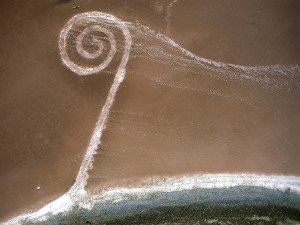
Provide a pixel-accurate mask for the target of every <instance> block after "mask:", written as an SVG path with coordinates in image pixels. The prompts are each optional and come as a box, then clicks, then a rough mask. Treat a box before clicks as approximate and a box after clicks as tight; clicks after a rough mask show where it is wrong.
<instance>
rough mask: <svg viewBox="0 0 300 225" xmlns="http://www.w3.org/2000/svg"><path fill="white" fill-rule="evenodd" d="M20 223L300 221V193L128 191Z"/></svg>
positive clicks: (128, 224) (264, 190) (255, 189)
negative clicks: (119, 196) (88, 206)
mask: <svg viewBox="0 0 300 225" xmlns="http://www.w3.org/2000/svg"><path fill="white" fill-rule="evenodd" d="M22 224H26V225H29V224H30V225H32V224H39V225H40V224H47V225H48V224H50V225H71V224H106V225H118V224H121V225H122V224H123V225H138V224H145V225H146V224H147V225H150V224H161V225H163V224H175V225H177V224H204V225H206V224H222V225H225V224H234V225H236V224H266V225H269V224H270V225H271V224H275V225H284V224H300V196H299V194H297V193H294V192H291V191H290V190H289V189H287V190H286V191H279V190H275V189H267V188H260V187H250V186H249V187H241V186H240V187H232V188H224V189H217V188H215V189H191V190H185V191H178V192H161V193H153V194H151V195H147V196H140V195H130V196H127V197H126V198H124V199H123V200H121V201H115V200H113V199H111V200H107V199H106V200H98V201H95V202H94V204H93V207H92V208H91V209H83V208H80V207H79V206H74V207H73V208H72V209H71V210H70V211H69V212H67V213H61V214H58V215H49V217H48V218H47V220H46V221H43V222H41V221H27V222H25V221H24V222H23V223H22Z"/></svg>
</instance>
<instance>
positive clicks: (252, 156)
mask: <svg viewBox="0 0 300 225" xmlns="http://www.w3.org/2000/svg"><path fill="white" fill-rule="evenodd" d="M76 5H80V8H78V9H73V7H74V6H76ZM299 7H300V6H299V1H296V0H294V1H293V0H290V1H284V0H280V1H279V0H277V1H269V0H264V1H226V3H225V2H220V1H218V2H211V1H196V0H189V1H181V0H178V1H130V2H127V1H122V2H120V1H118V2H115V1H49V2H47V3H42V2H41V3H37V2H35V1H31V2H30V3H28V1H26V2H25V1H13V2H10V3H1V7H0V8H1V17H2V19H1V21H0V25H1V27H2V32H1V34H0V40H1V41H0V46H1V56H2V59H3V60H1V67H0V70H1V74H0V76H1V83H0V85H1V87H0V90H1V95H0V99H1V100H0V102H1V103H0V104H1V105H0V108H1V110H0V114H1V117H0V118H1V120H0V123H1V124H0V127H1V129H0V143H1V149H0V160H1V163H0V176H1V180H0V199H1V202H2V204H1V205H0V218H5V219H6V218H8V217H9V216H12V215H16V214H18V213H19V212H21V211H27V210H28V209H32V208H38V207H40V206H42V205H43V204H44V203H46V202H48V201H50V200H53V199H55V198H56V197H58V196H60V195H61V194H63V193H65V192H66V191H67V190H68V188H69V187H70V186H71V185H72V183H73V182H74V180H75V178H76V174H77V172H78V170H79V167H80V164H81V162H82V159H83V155H84V154H85V150H86V148H87V146H88V144H89V139H90V137H91V136H92V133H93V129H94V127H95V123H96V121H97V119H98V116H99V114H100V112H101V109H102V107H103V105H104V103H105V100H106V97H107V95H108V92H109V89H110V87H111V84H112V81H113V78H114V74H115V73H116V69H117V67H118V65H119V63H120V54H122V50H123V48H122V46H121V45H120V46H119V45H118V46H117V53H116V61H113V62H112V63H111V65H110V66H109V67H108V68H106V69H105V70H104V71H101V72H100V74H101V76H100V75H91V76H88V77H79V76H77V75H76V74H75V73H73V72H72V71H70V70H68V69H67V68H66V67H65V66H64V65H63V64H62V61H61V58H60V53H59V48H58V37H59V33H60V31H61V29H62V27H63V26H64V24H65V23H66V22H67V21H68V20H69V19H70V18H71V17H72V16H73V15H76V14H78V13H81V12H86V11H91V10H93V11H101V12H106V13H110V14H112V15H114V16H116V17H118V18H120V19H122V20H124V21H128V22H131V24H128V28H129V30H130V33H131V37H132V48H131V54H130V57H129V62H128V64H127V67H126V77H125V80H124V81H123V83H122V84H121V86H120V88H119V90H118V92H117V94H116V97H115V101H114V103H113V105H112V108H111V110H110V113H109V117H108V121H107V123H106V126H105V127H106V128H105V130H104V132H103V136H102V139H101V140H102V142H101V145H100V146H99V149H98V150H97V155H96V156H95V158H94V162H93V168H92V169H91V170H90V171H89V172H88V174H89V179H88V185H87V189H88V191H89V192H90V193H93V192H97V190H99V189H103V188H107V187H114V186H120V185H128V184H132V183H135V181H136V182H137V181H140V180H141V179H147V178H149V177H150V178H151V177H169V176H179V175H188V174H205V173H241V172H243V173H258V174H269V175H271V174H274V175H296V176H299V171H300V166H299V165H300V157H299V147H300V142H299V138H298V136H299V132H300V131H299V128H300V119H299V117H298V114H299V111H300V98H299V94H300V89H299V87H300V67H299V59H300V55H299V54H300V49H299V48H300V47H299V46H300V45H299V38H298V34H299V32H300V25H299V24H300V23H299V18H300V15H299V12H300V10H299ZM74 33H76V31H75V30H74ZM158 33H159V35H157V34H158ZM163 35H167V36H168V37H169V38H170V40H169V39H168V38H166V37H165V36H163ZM74 40H75V39H74V38H72V37H71V38H70V43H74ZM117 41H121V43H122V35H120V34H117ZM172 41H174V42H172ZM87 42H88V41H87ZM91 48H93V46H91ZM72 57H73V59H77V56H76V55H72ZM210 60H213V61H210ZM217 62H221V63H217ZM231 64H235V65H242V66H244V67H240V66H234V65H231ZM277 64H280V65H279V66H272V65H277ZM245 66H251V67H245ZM37 187H41V189H40V190H37V189H36V188H37Z"/></svg>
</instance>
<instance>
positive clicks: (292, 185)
mask: <svg viewBox="0 0 300 225" xmlns="http://www.w3.org/2000/svg"><path fill="white" fill-rule="evenodd" d="M149 181H150V182H153V183H157V182H159V180H158V179H157V180H155V179H150V180H148V182H149ZM144 184H145V183H144ZM212 203H213V204H221V203H222V204H223V203H224V204H226V203H227V204H228V203H229V204H232V203H234V204H237V203H243V204H246V205H249V206H250V205H252V206H266V205H274V206H282V207H288V208H292V209H295V210H296V211H300V178H299V177H295V176H265V175H255V174H206V175H194V176H188V177H187V176H186V177H173V178H170V179H167V180H165V181H162V182H160V183H157V184H156V185H149V186H139V185H138V184H137V185H136V186H135V187H131V188H125V187H123V188H114V189H108V190H105V191H103V192H102V193H99V194H98V195H91V196H72V195H71V194H70V192H68V193H66V194H64V195H63V196H61V197H60V198H58V199H56V200H54V201H53V202H51V203H50V204H48V205H46V206H44V207H43V208H42V209H40V210H38V211H36V212H34V213H29V214H23V215H20V216H18V217H15V218H12V219H10V220H9V221H6V222H4V223H2V224H3V225H10V224H35V223H38V224H41V223H42V222H43V223H45V224H49V223H50V222H51V223H54V221H58V220H59V221H61V220H63V219H64V218H65V219H66V221H70V219H72V218H73V219H74V218H75V217H76V215H77V216H78V215H79V214H78V213H79V212H81V213H83V214H86V215H89V220H96V219H97V220H98V221H108V220H114V219H118V218H122V217H125V216H129V215H135V214H138V213H141V212H143V210H146V209H147V210H149V209H155V208H157V207H165V206H172V207H178V206H186V205H191V204H212ZM99 212H101V213H99ZM116 215H117V217H116ZM84 218H85V217H84ZM63 224H68V223H67V222H66V223H63Z"/></svg>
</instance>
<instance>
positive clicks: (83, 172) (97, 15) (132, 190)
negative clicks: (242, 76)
mask: <svg viewBox="0 0 300 225" xmlns="http://www.w3.org/2000/svg"><path fill="white" fill-rule="evenodd" d="M174 2H175V1H174ZM86 22H88V25H90V26H88V27H87V28H85V29H84V30H83V31H82V32H81V33H80V34H79V35H78V37H77V38H76V45H75V46H76V50H77V53H78V54H79V55H80V56H81V57H83V58H85V59H92V60H94V59H96V58H98V57H99V56H101V54H103V52H104V51H105V50H106V48H105V46H104V44H103V43H102V42H101V41H99V40H93V41H94V42H95V43H96V44H94V45H96V46H97V50H96V51H94V52H89V51H86V50H85V49H84V46H83V45H82V43H83V42H84V38H85V36H86V35H88V34H89V33H90V32H100V33H103V34H104V35H105V36H106V38H107V40H108V42H109V44H110V50H109V52H108V53H107V56H106V58H105V59H104V60H103V62H102V63H100V64H99V65H96V66H90V67H86V66H82V65H80V64H76V63H74V62H73V61H72V60H71V58H70V57H69V55H68V51H67V50H68V47H67V45H68V43H67V41H68V34H69V32H70V31H71V30H76V28H75V27H74V25H76V23H80V24H81V25H84V23H86ZM104 24H106V27H102V25H104ZM107 27H112V28H113V29H116V28H118V29H120V31H121V32H122V33H123V36H124V39H125V42H124V43H125V46H124V47H123V51H124V52H123V56H122V59H121V62H120V65H119V68H118V70H117V73H116V75H115V78H114V81H113V84H112V87H111V89H110V91H109V94H108V97H107V100H106V102H105V104H104V106H103V108H102V111H101V113H100V116H99V119H98V122H97V123H96V126H95V129H94V132H93V134H92V137H91V140H90V144H89V146H88V148H87V150H86V154H85V156H84V159H83V162H82V164H81V166H80V169H79V172H78V174H77V177H76V181H75V183H74V185H73V186H72V187H71V188H70V190H69V191H68V192H67V193H65V194H64V195H63V196H61V197H60V198H58V199H56V200H54V201H52V202H51V203H49V204H48V205H46V206H44V207H43V208H42V209H40V210H38V211H36V212H34V213H30V214H24V215H20V216H18V217H15V218H13V219H11V220H9V221H7V222H5V223H4V224H20V223H22V222H28V221H35V220H44V219H47V218H48V217H49V216H51V214H58V213H60V212H65V211H69V210H71V209H72V207H74V206H75V205H79V206H81V207H85V208H87V207H90V206H91V205H93V203H96V202H104V203H105V202H106V201H108V202H109V201H114V202H118V201H122V200H126V199H127V198H129V197H134V196H141V195H142V196H144V195H148V194H151V193H159V192H173V191H183V190H190V189H194V188H230V187H235V186H255V187H264V188H269V189H277V190H280V191H284V190H286V189H287V188H288V189H289V190H290V191H292V192H294V193H296V194H300V179H299V177H294V176H264V175H256V174H204V175H191V176H184V177H173V178H172V177H171V178H168V179H165V180H163V179H157V180H156V179H148V180H143V181H141V183H143V184H146V186H140V185H139V184H138V183H137V186H135V187H127V188H113V189H110V190H106V191H104V192H100V193H97V195H93V196H89V197H88V196H87V194H86V192H85V184H86V181H87V178H88V173H87V172H88V170H89V168H91V164H92V160H93V156H94V154H95V152H96V150H97V148H98V145H99V144H100V142H101V140H100V139H101V135H102V132H103V129H104V126H105V123H106V121H107V118H108V114H109V111H110V108H111V106H112V104H113V101H114V98H115V95H116V92H117V90H118V88H119V86H120V84H121V83H122V81H123V79H124V76H125V69H126V64H127V62H128V59H129V54H130V50H131V44H132V43H131V42H132V39H131V35H130V32H129V30H128V28H127V24H126V23H125V22H123V21H121V20H119V19H117V18H116V17H114V16H112V15H109V14H106V13H101V12H88V13H83V14H79V15H76V16H74V17H73V18H72V19H71V20H69V21H68V22H67V24H66V25H65V26H64V28H63V29H62V31H61V33H60V37H59V48H60V53H61V58H62V61H63V63H64V64H65V65H66V66H67V67H68V68H69V69H70V70H72V71H73V72H74V73H76V74H78V75H80V76H85V75H90V74H95V73H99V72H100V71H102V70H103V69H105V68H106V67H107V66H108V65H109V63H110V62H111V61H112V59H113V58H114V56H115V54H116V52H117V41H116V39H115V37H114V35H113V33H112V32H111V31H110V30H109V29H107ZM150 33H151V32H150ZM153 37H156V38H158V39H161V40H163V41H164V42H165V43H167V44H169V45H170V46H172V47H173V48H176V49H177V50H178V51H181V52H183V53H184V54H185V55H186V56H188V57H190V58H193V59H194V60H195V61H196V62H197V63H199V64H200V65H205V66H207V65H212V66H213V68H214V69H215V68H217V69H219V68H221V69H228V68H229V69H230V68H234V69H236V70H237V71H244V72H249V71H250V72H253V71H256V72H257V71H258V72H263V71H269V70H272V69H278V71H279V72H278V73H280V74H285V72H286V70H287V71H291V70H292V71H297V72H299V66H298V65H297V66H295V67H281V66H271V67H256V68H254V67H243V66H238V65H230V64H224V63H219V62H214V61H211V60H208V59H204V58H201V57H199V56H196V55H194V54H192V53H191V52H189V51H188V50H186V49H184V48H182V47H181V46H179V45H178V44H177V43H175V42H174V41H173V40H171V39H169V38H168V37H166V36H163V35H161V34H156V35H154V36H153Z"/></svg>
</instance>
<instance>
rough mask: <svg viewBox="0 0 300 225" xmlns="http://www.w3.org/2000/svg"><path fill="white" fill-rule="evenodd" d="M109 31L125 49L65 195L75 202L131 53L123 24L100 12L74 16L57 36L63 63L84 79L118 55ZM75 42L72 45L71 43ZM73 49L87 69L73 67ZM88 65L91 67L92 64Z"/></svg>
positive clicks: (81, 191)
mask: <svg viewBox="0 0 300 225" xmlns="http://www.w3.org/2000/svg"><path fill="white" fill-rule="evenodd" d="M83 27H85V28H83ZM110 30H113V31H115V32H117V31H118V30H119V33H120V31H121V33H122V34H123V36H124V42H121V43H124V46H122V47H120V49H122V51H123V56H122V59H121V62H120V65H119V67H118V70H117V73H116V75H115V79H114V82H113V84H112V86H111V88H110V91H109V93H108V96H107V100H106V102H105V104H104V106H103V108H102V111H101V114H100V116H99V119H98V121H97V123H96V126H95V129H94V132H93V135H92V137H91V140H90V144H89V146H88V148H87V150H86V153H85V156H84V159H83V162H82V164H81V167H80V170H79V172H78V174H77V178H76V181H75V183H74V185H73V186H72V187H71V189H70V191H69V192H68V195H70V196H73V197H74V196H75V198H78V195H79V196H80V195H84V194H85V190H84V187H85V184H86V180H87V178H88V174H87V171H88V170H89V168H91V167H92V159H93V155H94V154H95V152H96V150H97V148H98V145H99V144H100V139H101V135H102V131H103V128H104V125H105V122H106V120H107V117H108V114H109V110H110V108H111V106H112V104H113V101H114V98H115V94H116V92H117V90H118V88H119V85H120V84H121V83H122V81H123V79H124V76H125V67H126V64H127V61H128V58H129V54H130V49H131V36H130V33H129V30H128V29H127V25H126V23H124V22H123V21H121V20H119V19H118V18H116V17H114V16H112V15H109V14H106V13H101V12H87V13H82V14H79V15H76V16H74V17H73V18H71V19H70V20H69V21H68V22H67V23H66V25H65V26H64V27H63V29H62V31H61V33H60V36H59V49H60V55H61V59H62V61H63V63H64V64H65V65H66V66H67V67H68V68H69V69H70V70H72V71H73V72H75V73H76V74H78V75H81V76H84V75H90V74H94V73H98V72H100V71H101V70H103V69H105V68H106V67H107V66H108V65H109V63H110V62H111V61H112V59H113V58H114V56H115V54H116V52H117V46H120V44H119V45H117V42H116V38H115V35H114V34H113V33H112V32H111V31H110ZM93 32H96V33H101V34H102V36H103V35H104V36H105V37H102V38H101V40H100V39H96V38H95V37H94V36H93V35H90V34H91V33H93ZM87 36H88V37H89V38H91V37H92V38H91V39H88V41H85V42H84V39H85V37H87ZM119 36H120V35H119ZM119 36H118V37H119ZM74 37H76V38H74ZM74 40H75V45H74V43H73V42H74ZM72 41H73V42H72ZM104 42H105V43H104ZM83 43H85V44H87V45H91V46H92V47H93V52H90V51H87V50H86V49H85V48H84V46H83ZM73 48H75V49H76V54H77V56H80V57H82V58H83V60H85V61H84V62H86V63H87V64H88V66H82V65H80V64H79V63H77V64H76V63H75V62H73V60H72V58H71V57H70V55H69V53H71V54H72V56H73V55H74V54H73V52H74V50H73ZM107 49H109V51H108V52H107V51H106V54H105V53H104V51H105V50H107ZM101 56H103V57H105V58H104V59H102V58H103V57H102V58H101ZM73 59H77V57H74V56H73ZM95 60H99V61H100V63H98V61H97V64H96V65H94V64H95ZM91 61H92V62H93V63H94V64H91V63H90V62H91ZM79 62H80V63H81V64H82V61H80V60H79ZM76 196H77V197H76Z"/></svg>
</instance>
